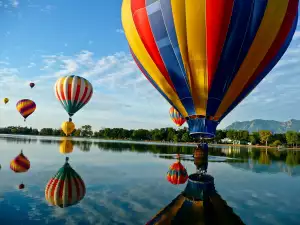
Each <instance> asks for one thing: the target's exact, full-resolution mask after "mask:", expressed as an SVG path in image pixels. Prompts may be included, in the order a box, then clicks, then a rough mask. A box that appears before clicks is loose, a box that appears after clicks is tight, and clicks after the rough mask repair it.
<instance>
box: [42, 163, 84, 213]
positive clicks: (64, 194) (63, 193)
mask: <svg viewBox="0 0 300 225" xmlns="http://www.w3.org/2000/svg"><path fill="white" fill-rule="evenodd" d="M68 160H69V158H68V157H66V162H65V164H64V166H63V167H62V168H61V169H60V170H59V171H58V172H57V173H56V174H55V176H53V177H52V178H51V179H50V180H49V182H48V184H47V185H46V189H45V198H46V200H47V201H48V202H49V203H50V204H51V205H53V206H58V207H60V208H65V207H68V206H71V205H75V204H77V203H79V201H81V200H82V199H83V198H84V195H85V185H84V182H83V180H82V179H81V177H80V176H79V175H78V174H77V173H76V171H75V170H73V168H72V167H71V166H70V164H69V163H68Z"/></svg>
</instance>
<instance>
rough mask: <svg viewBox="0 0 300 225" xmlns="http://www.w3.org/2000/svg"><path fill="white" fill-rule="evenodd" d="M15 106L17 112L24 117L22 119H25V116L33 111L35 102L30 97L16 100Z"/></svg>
mask: <svg viewBox="0 0 300 225" xmlns="http://www.w3.org/2000/svg"><path fill="white" fill-rule="evenodd" d="M16 107H17V110H18V111H19V113H20V114H21V115H22V116H23V117H24V121H26V118H27V117H28V116H30V115H31V114H32V113H33V112H34V111H35V109H36V104H35V103H34V101H32V100H30V99H22V100H20V101H18V102H17V105H16Z"/></svg>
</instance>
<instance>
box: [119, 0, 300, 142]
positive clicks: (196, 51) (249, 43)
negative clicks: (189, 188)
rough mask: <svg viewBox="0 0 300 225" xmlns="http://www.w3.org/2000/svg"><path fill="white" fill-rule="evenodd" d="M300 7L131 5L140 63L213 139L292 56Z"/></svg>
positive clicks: (125, 16)
mask: <svg viewBox="0 0 300 225" xmlns="http://www.w3.org/2000/svg"><path fill="white" fill-rule="evenodd" d="M297 20H298V0H269V1H267V0H251V1H250V0H249V1H245V0H214V1H213V0H201V1H192V0H185V1H180V0H178V1H175V0H174V1H171V0H164V1H145V0H123V5H122V23H123V28H124V32H125V35H126V38H127V40H128V43H129V46H130V50H131V53H132V56H133V58H134V60H135V62H136V64H137V65H138V67H139V68H140V70H141V71H142V72H143V73H144V75H145V76H146V77H147V78H148V80H149V81H150V82H151V83H152V85H153V86H154V87H155V88H156V89H157V90H158V91H159V92H160V94H161V95H162V96H163V97H164V98H165V99H166V100H167V101H168V102H169V103H170V104H171V105H172V106H174V108H175V109H176V110H178V111H179V112H180V114H181V115H182V116H183V117H185V118H186V119H187V123H188V125H189V131H190V134H191V135H195V136H200V137H206V138H211V137H214V136H215V133H216V127H217V125H218V124H219V122H220V121H221V120H222V119H223V118H224V117H225V116H226V115H227V114H228V113H229V112H230V111H232V110H233V109H234V108H235V107H236V106H237V105H238V104H239V103H240V102H241V101H242V100H243V99H244V98H245V97H246V96H247V95H248V94H249V93H250V92H251V91H252V90H253V89H254V88H255V87H256V86H257V85H258V84H259V83H260V82H261V81H262V79H263V78H264V77H265V76H266V75H267V74H268V73H269V72H270V71H271V70H272V68H273V67H274V66H275V65H276V64H277V62H278V61H279V60H280V58H281V57H282V56H283V54H284V53H285V51H286V50H287V48H288V46H289V44H290V42H291V40H292V37H293V35H294V32H295V30H296V27H297Z"/></svg>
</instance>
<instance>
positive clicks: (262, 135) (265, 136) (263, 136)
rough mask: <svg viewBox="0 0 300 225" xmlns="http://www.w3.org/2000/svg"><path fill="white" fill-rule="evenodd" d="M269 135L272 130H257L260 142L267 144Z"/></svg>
mask: <svg viewBox="0 0 300 225" xmlns="http://www.w3.org/2000/svg"><path fill="white" fill-rule="evenodd" d="M271 135H272V132H271V131H269V130H260V131H259V137H260V142H261V143H262V144H265V145H266V146H268V140H269V138H270V137H271Z"/></svg>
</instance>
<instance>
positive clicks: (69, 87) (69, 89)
mask: <svg viewBox="0 0 300 225" xmlns="http://www.w3.org/2000/svg"><path fill="white" fill-rule="evenodd" d="M71 91H72V84H68V100H71Z"/></svg>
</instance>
